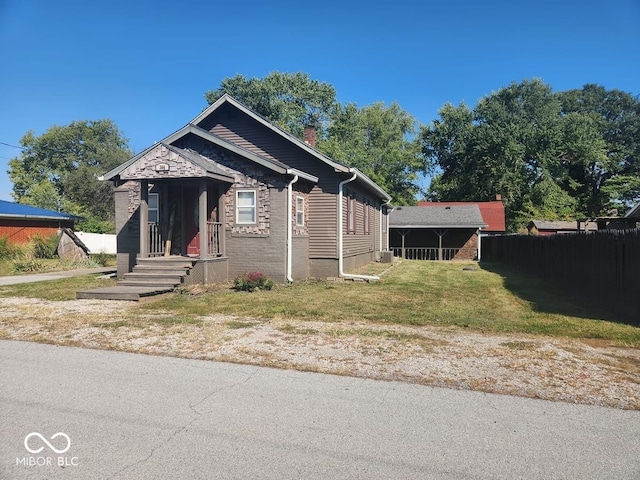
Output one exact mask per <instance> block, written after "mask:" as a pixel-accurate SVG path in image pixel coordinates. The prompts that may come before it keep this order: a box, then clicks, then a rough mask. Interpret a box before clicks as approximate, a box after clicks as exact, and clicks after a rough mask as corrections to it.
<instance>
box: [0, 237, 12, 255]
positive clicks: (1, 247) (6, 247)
mask: <svg viewBox="0 0 640 480" xmlns="http://www.w3.org/2000/svg"><path fill="white" fill-rule="evenodd" d="M12 256H13V248H11V245H10V244H9V239H8V238H7V237H1V238H0V260H8V259H10V258H11V257H12Z"/></svg>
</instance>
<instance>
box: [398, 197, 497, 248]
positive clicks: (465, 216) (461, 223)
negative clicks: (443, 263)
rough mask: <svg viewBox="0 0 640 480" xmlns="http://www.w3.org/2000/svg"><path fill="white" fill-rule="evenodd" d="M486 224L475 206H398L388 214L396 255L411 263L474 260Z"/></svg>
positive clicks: (435, 204)
mask: <svg viewBox="0 0 640 480" xmlns="http://www.w3.org/2000/svg"><path fill="white" fill-rule="evenodd" d="M485 227H487V223H486V222H485V221H484V220H483V218H482V215H481V214H480V209H479V208H478V206H477V205H459V204H454V205H442V204H439V203H434V204H430V205H426V206H417V207H397V208H396V209H395V210H393V211H392V212H391V214H390V215H389V229H390V237H389V242H390V245H391V249H392V250H393V253H394V255H395V256H399V257H402V258H407V259H413V260H474V259H477V258H478V251H479V250H478V249H479V241H478V238H479V233H480V229H481V228H485Z"/></svg>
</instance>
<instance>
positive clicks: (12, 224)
mask: <svg viewBox="0 0 640 480" xmlns="http://www.w3.org/2000/svg"><path fill="white" fill-rule="evenodd" d="M79 219H80V217H77V216H75V215H70V214H67V213H61V212H55V211H53V210H45V209H44V208H37V207H32V206H30V205H22V204H20V203H13V202H7V201H5V200H0V238H6V239H7V241H8V242H9V243H26V242H28V241H29V240H31V239H32V238H33V237H34V236H35V235H40V236H43V237H48V236H51V235H57V234H58V233H60V231H61V230H62V229H63V228H73V224H74V222H75V221H77V220H79Z"/></svg>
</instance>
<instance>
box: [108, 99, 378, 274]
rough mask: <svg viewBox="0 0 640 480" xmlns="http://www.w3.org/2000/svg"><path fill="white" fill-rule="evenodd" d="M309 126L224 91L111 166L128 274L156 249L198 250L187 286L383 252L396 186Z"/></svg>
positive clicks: (304, 269)
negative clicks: (328, 145)
mask: <svg viewBox="0 0 640 480" xmlns="http://www.w3.org/2000/svg"><path fill="white" fill-rule="evenodd" d="M307 134H309V137H308V138H309V139H310V140H309V143H306V142H303V141H301V140H299V139H297V138H296V137H294V136H292V135H290V134H289V133H286V132H285V131H283V130H281V129H280V128H278V127H276V126H275V125H273V124H272V123H270V122H269V121H267V120H266V119H264V118H263V117H261V116H260V115H258V114H256V113H255V112H253V111H252V110H250V109H249V108H247V107H246V106H244V105H242V104H241V103H239V102H238V101H237V100H235V99H233V98H232V97H230V96H228V95H224V96H222V97H221V98H220V99H219V100H217V101H216V102H215V103H214V104H212V105H210V106H209V107H208V108H207V109H206V110H204V111H203V112H202V113H200V114H199V115H198V116H197V117H196V118H194V119H193V120H192V121H191V122H190V123H188V124H187V125H186V126H184V127H183V128H181V129H179V130H178V131H177V132H175V133H173V134H171V135H169V136H168V137H166V138H165V139H164V140H162V141H161V142H160V143H157V144H155V145H153V146H151V147H149V148H147V149H145V150H144V151H142V152H141V153H139V154H138V155H136V156H135V157H133V158H132V159H130V160H129V161H127V162H126V163H124V164H122V165H120V166H119V167H117V168H115V169H114V170H112V171H110V172H108V173H107V174H106V175H104V177H103V179H104V180H111V181H113V182H114V183H115V185H116V187H117V188H116V190H115V204H116V232H117V250H118V254H117V264H118V276H119V277H122V276H124V275H125V274H127V272H130V271H131V270H132V269H133V267H134V266H135V265H136V262H138V260H139V259H141V258H142V259H147V258H148V257H172V256H173V257H178V258H181V259H184V258H188V259H190V260H191V264H192V269H191V274H190V275H189V276H188V277H187V278H186V279H185V281H186V282H187V283H210V282H216V281H227V280H230V279H233V278H235V277H237V276H240V275H242V274H244V273H246V272H249V271H256V270H259V271H261V272H263V273H265V274H266V275H268V276H269V277H270V278H272V279H273V280H274V281H277V282H285V281H287V280H288V281H293V280H302V279H305V278H308V277H316V278H322V277H339V276H348V274H347V273H346V272H347V271H350V270H353V269H355V268H357V267H359V266H361V265H363V264H366V263H367V262H371V261H374V260H379V259H380V257H381V252H382V251H385V250H387V249H388V242H387V235H388V234H387V205H388V203H389V201H390V197H389V195H387V194H386V193H385V192H384V191H383V190H382V189H381V188H380V187H379V186H378V185H376V184H375V183H374V182H373V181H372V180H370V179H369V178H367V177H366V176H365V175H364V174H363V173H362V172H360V171H359V170H357V169H355V168H349V167H347V166H345V165H342V164H340V163H338V162H336V161H334V160H332V159H330V158H328V157H327V156H325V155H323V154H322V153H320V152H319V151H318V150H316V149H315V148H314V145H313V144H311V143H313V134H315V131H311V130H308V131H307ZM145 263H148V262H145ZM129 275H131V274H129Z"/></svg>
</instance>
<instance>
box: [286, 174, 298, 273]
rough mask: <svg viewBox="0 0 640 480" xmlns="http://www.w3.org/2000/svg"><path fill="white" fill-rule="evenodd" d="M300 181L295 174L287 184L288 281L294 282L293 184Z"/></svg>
mask: <svg viewBox="0 0 640 480" xmlns="http://www.w3.org/2000/svg"><path fill="white" fill-rule="evenodd" d="M297 181H298V175H294V176H293V179H292V180H291V181H290V182H289V183H288V184H287V282H290V283H293V277H292V266H291V264H292V262H293V245H292V242H293V226H292V225H291V224H292V223H293V218H292V215H293V214H292V212H291V211H292V209H293V184H294V183H296V182H297Z"/></svg>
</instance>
